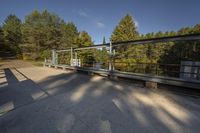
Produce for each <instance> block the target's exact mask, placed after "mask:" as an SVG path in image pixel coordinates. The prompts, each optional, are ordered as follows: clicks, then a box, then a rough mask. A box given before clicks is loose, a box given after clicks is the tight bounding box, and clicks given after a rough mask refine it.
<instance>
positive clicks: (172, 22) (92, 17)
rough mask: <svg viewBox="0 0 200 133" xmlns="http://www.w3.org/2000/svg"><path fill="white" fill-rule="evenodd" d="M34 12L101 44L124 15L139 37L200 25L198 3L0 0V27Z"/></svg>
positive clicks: (168, 0) (191, 0) (189, 0)
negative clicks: (72, 26)
mask: <svg viewBox="0 0 200 133" xmlns="http://www.w3.org/2000/svg"><path fill="white" fill-rule="evenodd" d="M34 9H37V10H40V11H42V10H44V9H47V10H48V11H50V12H54V13H56V14H57V15H59V16H60V17H61V18H62V19H64V20H65V21H72V22H74V23H75V24H76V25H77V27H78V29H79V30H86V31H87V32H88V33H89V34H90V35H91V36H92V38H93V40H94V41H95V43H102V40H103V36H105V37H106V40H107V41H108V40H109V38H110V35H111V33H112V31H113V30H114V28H115V26H116V25H117V24H118V22H119V21H120V19H121V18H122V17H123V16H124V15H126V14H127V13H129V14H131V15H132V16H133V17H134V20H135V21H136V23H137V26H138V31H139V32H140V33H141V34H145V33H148V32H156V31H167V30H178V29H179V28H181V27H184V26H193V25H195V24H197V23H200V0H0V24H2V23H3V21H4V19H5V18H6V16H8V15H9V14H11V13H12V14H16V15H17V16H18V17H19V18H20V19H22V21H23V20H24V17H25V16H26V15H28V14H30V13H31V12H32V11H33V10H34Z"/></svg>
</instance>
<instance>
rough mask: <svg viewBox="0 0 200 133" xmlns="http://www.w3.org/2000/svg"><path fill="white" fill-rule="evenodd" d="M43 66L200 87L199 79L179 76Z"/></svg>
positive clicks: (49, 64)
mask: <svg viewBox="0 0 200 133" xmlns="http://www.w3.org/2000/svg"><path fill="white" fill-rule="evenodd" d="M44 65H45V66H48V67H54V68H61V69H64V70H66V69H67V70H73V71H81V72H88V73H94V74H99V75H103V76H108V77H111V78H113V77H114V78H118V77H119V78H120V77H121V78H128V79H133V80H139V81H144V82H148V81H149V82H156V83H159V84H165V85H173V86H178V87H186V88H193V89H200V81H198V80H186V79H180V78H172V77H164V76H155V75H150V74H140V73H130V72H121V71H109V70H106V69H92V68H86V67H72V66H68V65H54V64H51V63H45V64H44Z"/></svg>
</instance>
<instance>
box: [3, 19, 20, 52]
mask: <svg viewBox="0 0 200 133" xmlns="http://www.w3.org/2000/svg"><path fill="white" fill-rule="evenodd" d="M3 34H4V42H5V45H6V46H7V47H9V48H10V49H11V50H12V51H14V52H16V54H20V49H19V44H20V43H21V39H22V34H21V20H20V19H19V18H18V17H17V16H16V15H9V16H8V17H7V18H6V20H5V22H4V24H3Z"/></svg>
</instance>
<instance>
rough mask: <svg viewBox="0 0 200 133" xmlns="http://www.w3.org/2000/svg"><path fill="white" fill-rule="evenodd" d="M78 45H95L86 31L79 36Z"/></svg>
mask: <svg viewBox="0 0 200 133" xmlns="http://www.w3.org/2000/svg"><path fill="white" fill-rule="evenodd" d="M77 44H78V45H79V46H91V45H93V42H92V38H91V36H90V35H89V34H88V33H87V32H86V31H82V32H80V34H79V37H78V40H77Z"/></svg>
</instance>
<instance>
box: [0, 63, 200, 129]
mask: <svg viewBox="0 0 200 133" xmlns="http://www.w3.org/2000/svg"><path fill="white" fill-rule="evenodd" d="M0 67H1V69H0V133H133V132H140V133H150V132H153V133H156V132H157V133H165V132H166V133H168V132H174V133H184V132H185V133H191V132H197V133H198V132H199V131H200V113H199V112H200V99H198V98H196V99H194V98H190V97H186V96H181V95H174V94H170V93H169V94H164V93H161V92H159V91H152V90H148V89H146V88H144V87H142V86H141V85H138V84H135V83H128V82H117V81H110V80H108V79H105V78H103V77H99V76H89V75H86V74H80V73H72V72H67V71H62V70H56V69H52V68H46V67H35V66H33V65H31V64H30V63H27V62H23V61H19V60H9V61H5V62H4V63H3V64H0Z"/></svg>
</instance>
